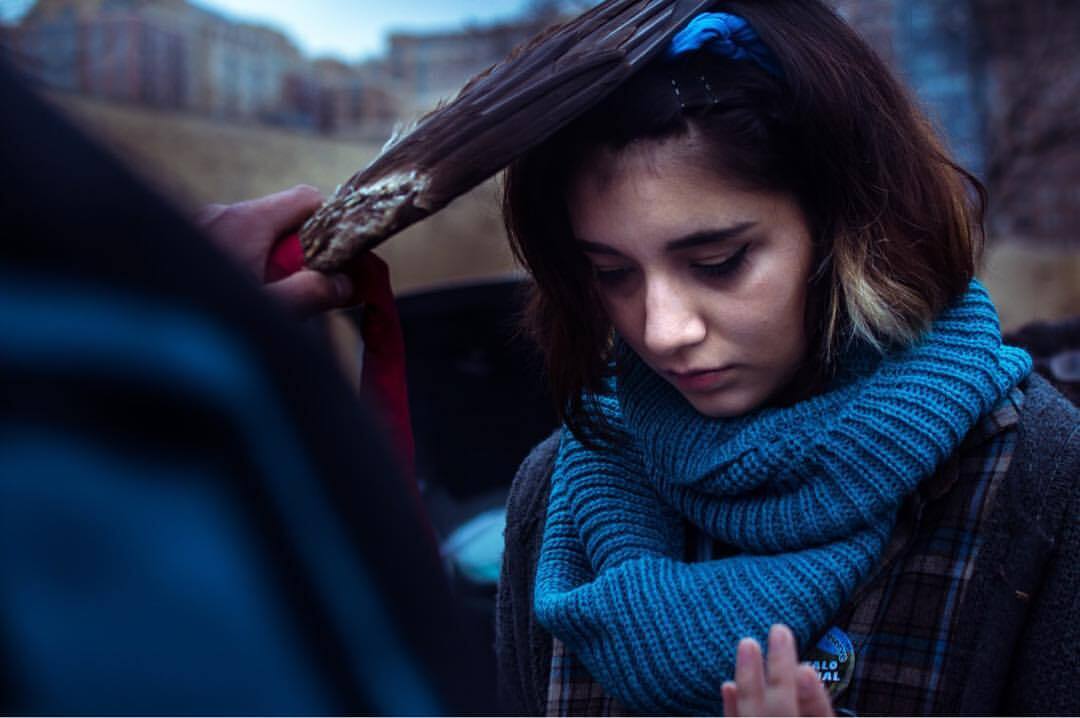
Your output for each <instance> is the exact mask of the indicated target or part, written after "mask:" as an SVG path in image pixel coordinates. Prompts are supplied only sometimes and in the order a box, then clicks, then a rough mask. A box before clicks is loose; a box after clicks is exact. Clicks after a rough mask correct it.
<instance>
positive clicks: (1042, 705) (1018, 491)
mask: <svg viewBox="0 0 1080 718" xmlns="http://www.w3.org/2000/svg"><path fill="white" fill-rule="evenodd" d="M1021 390H1022V394H1023V396H1022V398H1021V397H1016V396H1014V397H1012V399H1013V401H1011V402H1007V403H1006V404H1005V405H1003V407H1002V408H1000V409H999V411H997V412H995V413H994V415H991V416H989V417H987V418H986V420H985V421H984V422H983V423H982V424H981V425H980V427H978V429H976V430H975V431H973V432H972V435H970V436H969V437H968V440H967V441H966V442H965V444H964V445H963V446H962V447H961V449H960V450H959V451H958V452H957V454H956V455H955V456H954V457H953V459H952V460H951V461H950V462H949V464H948V465H946V466H945V467H943V468H942V470H941V471H939V472H938V473H937V474H935V476H934V477H932V478H930V479H928V480H927V481H925V482H924V483H923V485H921V486H920V489H919V491H918V492H917V493H918V495H916V496H913V497H912V498H911V499H910V500H909V502H908V504H907V505H906V506H905V509H904V511H905V512H907V516H906V517H905V516H904V515H902V516H901V521H899V522H898V527H897V531H896V533H895V535H894V537H893V541H892V542H891V546H890V548H889V550H888V551H887V553H886V558H885V559H884V560H883V562H882V568H881V570H880V571H879V572H878V573H877V574H876V575H875V576H873V577H871V578H870V579H869V580H868V581H867V582H866V584H865V585H864V586H863V587H862V588H860V590H859V591H858V592H857V593H856V595H855V597H854V598H853V600H852V601H851V602H850V603H849V605H848V607H846V608H845V609H844V610H843V611H842V612H841V615H839V616H837V619H836V624H837V625H842V626H843V627H844V628H845V630H846V631H847V632H848V634H849V635H850V636H851V638H852V640H853V642H854V643H856V652H857V658H856V670H857V673H856V675H855V677H854V679H853V681H852V684H851V686H850V687H849V688H848V689H847V691H846V692H845V693H843V694H841V695H840V696H839V697H838V698H837V700H836V705H837V707H838V708H845V709H848V710H851V711H854V712H855V713H904V714H921V713H949V714H963V713H980V714H992V713H1011V714H1019V713H1059V714H1060V713H1072V714H1076V713H1080V685H1078V682H1077V681H1075V680H1074V676H1075V672H1076V666H1077V665H1080V657H1078V651H1080V592H1077V591H1076V590H1075V586H1076V585H1077V579H1080V521H1078V520H1077V519H1078V517H1080V412H1078V411H1077V410H1076V409H1075V408H1074V407H1072V406H1071V405H1070V404H1069V403H1068V402H1067V401H1066V400H1065V399H1064V398H1062V397H1061V396H1060V395H1059V394H1057V393H1056V392H1055V391H1054V390H1053V389H1052V388H1051V387H1050V386H1049V385H1048V384H1047V383H1046V382H1045V381H1044V380H1042V379H1041V378H1039V377H1037V376H1032V377H1031V378H1030V379H1029V380H1028V381H1027V382H1025V384H1024V385H1022V387H1021ZM1010 405H1011V406H1012V409H1011V410H1010ZM556 447H557V439H556V438H554V437H553V438H552V439H549V440H547V441H546V442H544V443H543V444H541V445H540V446H538V447H537V448H536V449H535V450H534V451H533V453H532V454H531V455H530V456H529V457H528V458H527V459H526V461H525V462H524V463H523V464H522V467H521V469H520V470H519V472H518V476H517V478H516V479H515V482H514V487H513V488H512V490H511V495H510V500H509V503H508V514H507V530H506V553H505V555H504V561H503V575H502V578H501V580H500V585H499V597H498V609H497V623H496V653H497V654H498V663H499V674H500V678H499V680H500V685H499V693H500V698H501V701H502V710H503V711H505V712H506V713H509V714H528V715H542V714H545V713H548V712H549V711H550V712H552V713H564V714H605V713H618V712H619V711H620V710H621V709H620V707H619V706H618V705H617V704H614V705H613V702H612V701H610V699H608V698H607V697H606V696H605V695H604V693H603V690H602V688H600V687H599V686H598V685H597V684H595V683H594V682H592V680H591V677H590V676H589V675H588V673H587V672H586V671H584V669H583V668H582V667H581V666H580V664H577V665H575V663H576V661H575V659H574V658H573V656H572V655H569V654H566V653H563V652H562V651H561V648H560V646H559V644H558V642H557V641H555V640H554V639H553V638H552V637H551V635H550V634H548V633H547V632H546V631H545V630H544V629H543V627H542V626H540V625H539V624H538V623H537V622H536V619H535V616H534V615H533V614H532V610H531V606H532V588H533V577H534V575H535V570H536V560H537V557H538V555H539V548H540V540H541V537H542V535H543V528H544V517H545V516H546V508H547V490H548V479H549V477H550V474H551V468H552V465H553V462H554V457H555V450H556ZM976 544H977V545H978V551H977V552H976V551H975V550H974V549H975V548H976ZM705 557H707V556H705ZM553 649H554V654H555V656H554V657H555V662H554V664H553ZM553 668H554V670H553Z"/></svg>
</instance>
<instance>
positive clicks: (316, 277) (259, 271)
mask: <svg viewBox="0 0 1080 718" xmlns="http://www.w3.org/2000/svg"><path fill="white" fill-rule="evenodd" d="M322 202H323V197H322V193H320V192H319V190H317V189H315V188H314V187H310V186H308V185H298V186H296V187H293V188H292V189H287V190H285V191H284V192H278V193H276V194H272V195H268V196H266V197H260V198H258V199H253V200H249V201H247V202H238V203H237V204H229V205H224V204H212V205H208V206H207V207H204V208H203V209H202V211H200V212H199V214H198V215H197V216H196V218H195V221H196V223H197V224H198V225H199V226H200V227H201V228H202V229H203V231H205V232H206V233H207V234H208V235H209V236H210V238H211V239H212V240H214V242H215V243H216V244H217V245H218V246H219V247H221V248H222V249H223V250H225V252H227V253H228V254H229V255H230V256H232V257H233V259H235V260H236V261H237V262H238V263H239V264H240V265H241V266H242V267H244V268H245V269H246V270H248V271H249V272H251V273H252V274H254V275H255V277H256V278H257V279H258V280H259V281H260V282H262V281H264V280H265V277H266V263H267V259H268V258H269V256H270V251H271V249H272V248H273V246H274V244H275V243H276V242H278V241H279V240H281V239H282V238H283V237H286V236H287V235H289V234H290V233H292V232H294V231H296V229H297V228H299V227H300V225H301V224H303V223H304V220H306V219H307V218H308V217H310V216H311V215H312V214H313V213H314V212H315V210H316V209H318V208H319V206H321V205H322ZM266 289H267V290H268V291H269V292H270V293H271V294H273V295H274V296H276V297H277V298H278V299H279V300H281V301H282V302H283V303H284V304H286V305H287V306H289V307H292V308H293V309H295V310H296V311H298V312H299V313H300V314H302V315H308V314H314V313H316V312H320V311H325V310H327V309H333V308H335V307H340V306H344V305H346V304H347V303H348V302H349V299H350V298H351V297H352V294H353V286H352V282H351V280H350V279H349V278H348V277H347V276H345V275H344V274H335V275H326V274H322V273H321V272H315V271H312V270H310V269H301V270H300V271H299V272H296V273H295V274H292V275H289V276H288V277H286V278H284V279H281V280H279V281H276V282H270V283H268V284H266Z"/></svg>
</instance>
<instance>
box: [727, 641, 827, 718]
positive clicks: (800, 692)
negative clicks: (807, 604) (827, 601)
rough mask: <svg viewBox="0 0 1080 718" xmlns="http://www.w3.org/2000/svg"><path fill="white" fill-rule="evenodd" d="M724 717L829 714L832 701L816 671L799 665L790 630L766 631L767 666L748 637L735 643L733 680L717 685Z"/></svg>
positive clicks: (755, 643)
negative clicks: (767, 641)
mask: <svg viewBox="0 0 1080 718" xmlns="http://www.w3.org/2000/svg"><path fill="white" fill-rule="evenodd" d="M721 691H722V693H723V698H724V715H725V716H831V715H833V710H832V704H831V703H830V701H829V696H828V693H826V691H825V686H823V685H822V684H821V681H820V680H818V675H817V671H815V670H814V669H813V668H812V667H810V666H808V665H799V662H798V658H797V656H796V653H795V636H794V635H792V633H791V629H789V628H788V627H787V626H783V625H779V624H778V625H775V626H773V627H772V629H771V630H770V631H769V655H768V661H767V665H766V662H765V661H763V660H762V657H761V646H759V645H758V642H757V641H755V640H754V639H752V638H744V639H743V640H741V641H740V642H739V647H738V652H737V654H736V656H735V680H734V681H728V682H726V683H724V685H723V686H722V687H721Z"/></svg>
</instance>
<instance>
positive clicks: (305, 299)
mask: <svg viewBox="0 0 1080 718" xmlns="http://www.w3.org/2000/svg"><path fill="white" fill-rule="evenodd" d="M266 289H267V291H269V292H270V293H271V294H272V295H273V296H275V297H277V298H278V299H279V300H280V301H281V302H283V303H284V304H285V305H287V306H289V307H291V308H292V309H293V310H295V311H296V312H297V313H299V314H300V315H301V316H307V315H310V314H315V313H317V312H322V311H326V310H328V309H333V308H335V307H341V306H345V305H346V304H348V302H349V299H350V298H351V297H352V294H353V284H352V281H351V280H350V279H349V278H348V277H347V276H345V275H344V274H334V275H327V274H322V273H320V272H316V271H313V270H310V269H302V270H300V271H299V272H297V273H295V274H292V275H290V276H288V277H286V278H285V279H282V280H280V281H277V282H271V283H270V284H267V285H266Z"/></svg>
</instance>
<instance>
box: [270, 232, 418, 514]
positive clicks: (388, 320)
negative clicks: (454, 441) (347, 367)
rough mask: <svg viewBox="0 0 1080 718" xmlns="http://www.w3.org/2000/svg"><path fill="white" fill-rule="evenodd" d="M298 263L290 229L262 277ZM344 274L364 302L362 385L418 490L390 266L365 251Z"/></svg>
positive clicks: (282, 273)
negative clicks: (382, 420) (379, 414)
mask: <svg viewBox="0 0 1080 718" xmlns="http://www.w3.org/2000/svg"><path fill="white" fill-rule="evenodd" d="M303 267H304V252H303V249H302V248H301V246H300V238H299V236H298V235H296V234H291V235H289V236H287V237H285V238H284V239H282V240H280V241H279V242H278V243H277V244H275V245H274V247H273V249H272V250H271V251H270V257H269V259H268V260H267V263H266V274H265V281H267V282H276V281H278V280H279V279H284V278H285V277H287V276H289V275H290V274H293V273H294V272H298V271H300V270H301V269H303ZM349 274H350V277H351V278H352V281H353V297H352V301H353V302H354V303H357V304H362V305H363V314H362V320H361V326H360V334H361V336H363V338H364V369H363V372H362V375H361V388H362V389H363V391H364V392H365V393H367V394H368V395H369V396H370V397H371V398H372V400H373V401H374V403H375V404H376V406H377V407H378V408H379V409H380V410H381V411H382V414H383V419H384V420H385V422H386V425H387V430H388V431H389V433H390V438H391V440H392V441H393V442H394V446H395V448H396V449H397V453H398V456H399V458H400V460H401V463H402V466H403V468H404V470H405V472H406V475H407V476H408V478H409V484H410V486H411V487H412V488H413V491H414V493H416V494H417V495H419V492H418V491H417V490H416V486H415V481H414V473H415V461H416V458H415V455H416V446H415V444H414V442H413V433H412V422H411V420H410V418H409V392H408V387H407V385H406V381H405V339H404V336H403V335H402V332H401V321H400V320H399V319H398V313H397V305H396V304H395V303H394V293H393V290H392V289H391V287H390V270H389V268H388V267H387V266H386V262H384V261H382V260H381V259H379V258H378V257H376V256H375V255H374V254H373V253H371V252H367V253H365V254H364V255H363V256H361V257H360V258H359V259H358V260H357V261H356V263H354V264H353V265H352V268H351V270H350V273H349Z"/></svg>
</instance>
